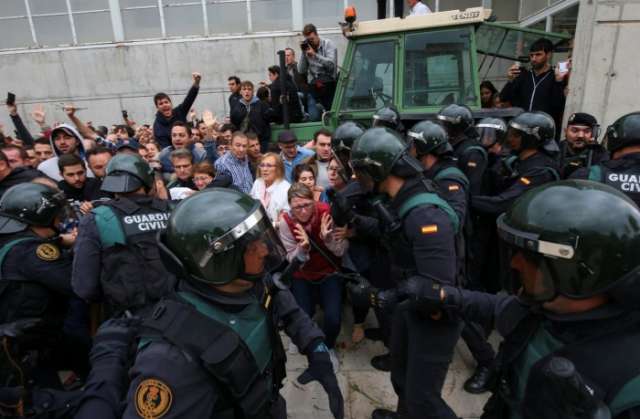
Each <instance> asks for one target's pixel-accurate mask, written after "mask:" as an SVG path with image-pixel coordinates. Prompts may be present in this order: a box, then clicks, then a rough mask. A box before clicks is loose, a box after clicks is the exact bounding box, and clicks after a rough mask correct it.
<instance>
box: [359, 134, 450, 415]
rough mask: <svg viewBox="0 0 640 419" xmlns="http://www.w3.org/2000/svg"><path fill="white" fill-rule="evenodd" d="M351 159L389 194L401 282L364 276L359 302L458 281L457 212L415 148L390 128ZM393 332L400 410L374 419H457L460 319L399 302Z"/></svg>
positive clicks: (369, 137)
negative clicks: (445, 393) (450, 382)
mask: <svg viewBox="0 0 640 419" xmlns="http://www.w3.org/2000/svg"><path fill="white" fill-rule="evenodd" d="M351 164H352V167H353V169H354V171H355V174H356V177H357V178H358V180H359V182H360V184H361V185H362V187H363V188H364V190H365V191H367V192H369V193H370V194H384V195H386V196H387V197H388V199H389V200H390V201H389V204H388V208H387V211H388V213H387V214H381V219H382V220H384V227H383V228H384V230H385V234H386V235H387V237H386V240H385V241H386V242H387V243H393V246H392V247H391V249H390V252H391V264H392V265H393V266H392V272H393V275H394V279H395V280H396V284H397V286H396V288H393V289H390V290H382V291H381V290H378V289H377V288H375V287H373V286H372V285H370V284H369V283H368V281H366V280H363V279H361V280H360V282H359V283H358V284H355V285H354V284H350V285H349V290H350V292H351V296H352V300H353V301H354V304H366V303H371V304H372V305H374V306H377V307H390V308H393V306H395V304H396V302H397V301H398V295H399V294H401V292H400V291H399V290H401V289H402V287H403V284H404V283H406V282H407V281H408V280H410V279H412V280H415V281H418V282H420V281H423V280H426V279H427V278H433V279H435V281H437V282H438V283H442V284H454V283H455V281H456V259H455V239H454V237H455V235H456V232H457V231H458V228H459V224H460V222H459V220H458V216H457V215H456V213H455V211H454V210H453V209H452V208H451V206H450V205H449V204H447V203H446V201H444V200H443V199H442V198H440V197H439V196H438V195H437V194H436V189H435V188H434V186H433V184H432V183H431V181H429V180H427V179H425V178H424V177H423V175H422V171H423V167H422V166H421V164H420V162H418V161H417V160H415V159H414V158H413V157H411V156H410V155H409V154H408V152H407V150H406V145H405V143H404V141H403V140H402V139H401V138H400V136H399V135H398V134H397V133H395V132H393V131H391V130H389V129H386V128H371V129H369V130H367V131H366V132H365V133H364V134H363V135H362V136H361V137H360V138H359V139H358V140H357V141H356V143H355V144H354V146H353V148H352V150H351ZM381 210H382V209H381ZM391 333H392V335H391V356H392V369H391V381H392V383H393V387H394V389H395V391H396V393H397V394H398V398H399V400H398V409H397V412H391V411H388V410H385V409H376V410H375V411H374V412H373V415H372V417H373V418H375V419H381V418H396V417H401V418H425V417H428V418H457V416H456V415H455V414H454V413H453V411H452V410H451V408H450V407H449V406H447V404H446V402H445V401H444V400H443V399H442V396H441V390H442V385H443V384H444V379H445V376H446V374H447V369H448V365H449V363H450V361H451V358H452V356H453V349H454V346H455V344H456V342H457V340H458V337H459V336H460V322H459V321H458V320H457V318H455V317H450V316H448V315H446V314H442V313H439V314H437V315H433V316H430V315H427V316H425V315H423V314H422V313H420V312H417V311H415V310H412V309H410V308H409V307H407V306H405V305H404V304H399V305H398V306H397V307H395V310H393V328H392V332H391Z"/></svg>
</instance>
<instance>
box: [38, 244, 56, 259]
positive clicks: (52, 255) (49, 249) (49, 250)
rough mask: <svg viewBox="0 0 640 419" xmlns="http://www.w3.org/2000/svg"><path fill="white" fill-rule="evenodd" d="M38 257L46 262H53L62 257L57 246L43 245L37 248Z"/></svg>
mask: <svg viewBox="0 0 640 419" xmlns="http://www.w3.org/2000/svg"><path fill="white" fill-rule="evenodd" d="M36 256H38V257H39V258H40V259H42V260H44V261H47V262H51V261H54V260H57V259H58V258H59V257H60V249H58V246H56V245H55V244H51V243H42V244H41V245H40V246H38V247H37V248H36Z"/></svg>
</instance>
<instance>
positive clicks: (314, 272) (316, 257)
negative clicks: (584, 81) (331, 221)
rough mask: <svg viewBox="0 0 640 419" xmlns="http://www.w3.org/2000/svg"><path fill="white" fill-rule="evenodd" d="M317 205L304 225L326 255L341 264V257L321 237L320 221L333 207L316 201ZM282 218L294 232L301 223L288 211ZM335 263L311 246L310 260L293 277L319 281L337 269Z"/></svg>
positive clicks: (310, 236)
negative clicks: (328, 247)
mask: <svg viewBox="0 0 640 419" xmlns="http://www.w3.org/2000/svg"><path fill="white" fill-rule="evenodd" d="M315 205H316V206H315V208H314V209H315V213H314V214H313V216H312V217H311V220H309V222H308V223H307V224H305V225H302V227H304V230H305V231H306V232H307V235H308V236H309V238H310V239H311V240H313V242H314V243H315V244H316V245H318V247H320V248H321V249H322V250H323V252H324V254H325V255H327V256H329V257H330V258H331V260H332V261H333V263H334V265H335V266H340V258H339V257H337V256H335V255H334V254H333V253H332V252H331V250H329V249H327V247H326V246H325V244H324V241H323V240H322V239H321V238H320V222H321V220H322V216H323V215H324V214H331V208H330V207H329V204H327V203H325V202H316V203H315ZM282 218H283V219H284V221H285V222H286V223H287V226H289V230H291V232H292V233H293V231H294V229H295V226H296V224H299V223H298V222H297V221H296V220H294V219H292V218H291V217H290V216H289V214H287V213H284V214H283V217H282ZM334 265H332V264H331V263H330V262H329V261H327V259H326V258H325V257H324V256H322V255H321V254H320V252H318V251H317V250H316V249H315V248H314V246H311V248H310V250H309V260H308V261H307V262H306V263H305V264H304V265H303V266H302V268H301V269H300V270H298V271H296V272H294V274H293V277H294V278H298V279H306V280H308V281H318V280H320V279H323V278H324V277H325V276H327V275H329V274H331V273H334V272H335V271H336V269H335V268H334Z"/></svg>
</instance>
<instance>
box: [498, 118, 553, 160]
mask: <svg viewBox="0 0 640 419" xmlns="http://www.w3.org/2000/svg"><path fill="white" fill-rule="evenodd" d="M509 132H511V134H509V135H508V138H509V146H510V148H511V150H512V152H514V153H519V152H520V151H522V150H528V149H536V148H541V147H544V146H545V145H546V144H548V143H551V142H553V139H554V137H555V135H556V124H555V122H554V121H553V118H552V117H551V116H549V115H548V114H546V113H544V112H541V111H536V112H523V113H521V114H520V115H518V116H516V117H515V118H513V119H512V120H511V121H509V131H508V133H509ZM512 134H516V136H517V137H519V138H520V142H519V143H518V142H517V141H515V139H514V137H513V136H512Z"/></svg>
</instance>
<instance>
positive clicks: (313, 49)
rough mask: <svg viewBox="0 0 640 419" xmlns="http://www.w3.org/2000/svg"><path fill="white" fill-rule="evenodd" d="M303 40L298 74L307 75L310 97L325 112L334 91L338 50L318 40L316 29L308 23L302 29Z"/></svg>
mask: <svg viewBox="0 0 640 419" xmlns="http://www.w3.org/2000/svg"><path fill="white" fill-rule="evenodd" d="M302 34H303V35H304V38H305V40H304V41H302V43H301V44H300V49H302V57H301V58H300V63H299V64H298V69H299V71H300V73H303V74H307V79H308V80H309V85H310V90H311V95H312V96H313V97H314V99H315V100H316V101H317V102H320V103H321V104H322V106H324V109H325V110H328V109H331V102H332V101H333V94H334V93H335V90H336V74H337V71H338V49H337V48H336V46H335V45H334V43H333V42H331V41H330V40H328V39H320V37H319V36H318V31H317V29H316V27H315V26H314V25H313V24H311V23H309V24H307V25H305V27H304V29H302Z"/></svg>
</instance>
